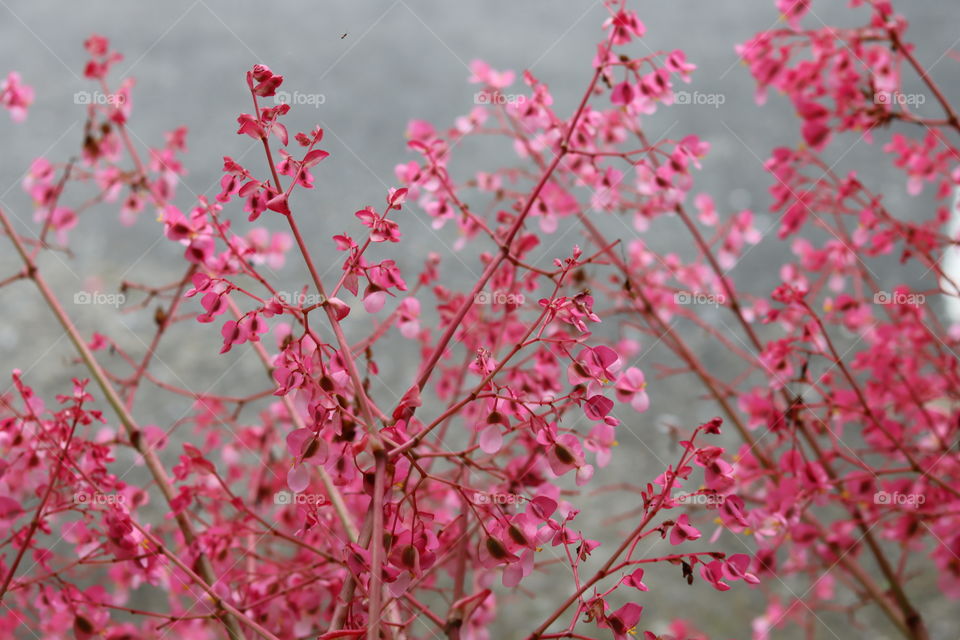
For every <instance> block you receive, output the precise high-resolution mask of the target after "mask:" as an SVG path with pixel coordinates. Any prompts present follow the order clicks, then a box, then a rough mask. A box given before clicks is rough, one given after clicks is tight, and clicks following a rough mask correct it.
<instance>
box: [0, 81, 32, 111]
mask: <svg viewBox="0 0 960 640" xmlns="http://www.w3.org/2000/svg"><path fill="white" fill-rule="evenodd" d="M31 104H33V88H32V87H29V86H27V85H25V84H23V83H21V82H20V74H19V73H17V72H16V71H11V72H10V73H9V74H7V79H6V80H4V81H3V83H0V105H3V106H4V108H6V109H7V111H9V112H10V117H11V118H12V119H13V121H14V122H23V121H24V120H26V119H27V108H28V107H30V105H31Z"/></svg>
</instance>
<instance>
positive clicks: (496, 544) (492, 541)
mask: <svg viewBox="0 0 960 640" xmlns="http://www.w3.org/2000/svg"><path fill="white" fill-rule="evenodd" d="M487 551H489V552H490V555H491V556H493V557H494V558H496V559H497V560H505V559H506V558H509V557H510V553H509V552H508V551H507V548H506V547H505V546H503V543H502V542H500V541H499V540H497V539H496V538H487Z"/></svg>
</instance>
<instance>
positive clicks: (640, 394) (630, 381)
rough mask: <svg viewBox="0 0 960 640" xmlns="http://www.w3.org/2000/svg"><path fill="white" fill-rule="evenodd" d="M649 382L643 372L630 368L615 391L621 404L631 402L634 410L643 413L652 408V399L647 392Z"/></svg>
mask: <svg viewBox="0 0 960 640" xmlns="http://www.w3.org/2000/svg"><path fill="white" fill-rule="evenodd" d="M646 388H647V381H646V378H645V376H644V375H643V371H641V370H640V369H637V368H636V367H630V368H629V369H627V370H626V371H624V372H623V375H622V376H621V377H620V379H619V380H617V383H616V385H614V389H615V390H616V394H617V399H618V400H620V402H629V403H630V406H631V407H633V408H634V410H636V411H639V412H640V413H643V412H644V411H646V410H647V409H649V408H650V398H649V397H648V396H647V392H646Z"/></svg>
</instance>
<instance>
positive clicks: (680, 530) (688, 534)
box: [670, 513, 700, 545]
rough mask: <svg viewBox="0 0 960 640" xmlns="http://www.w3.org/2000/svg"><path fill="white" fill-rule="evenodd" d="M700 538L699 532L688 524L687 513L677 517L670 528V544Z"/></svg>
mask: <svg viewBox="0 0 960 640" xmlns="http://www.w3.org/2000/svg"><path fill="white" fill-rule="evenodd" d="M699 538H700V532H699V531H698V530H697V529H696V527H694V526H693V525H691V524H690V517H689V516H688V515H687V514H685V513H684V514H683V515H681V516H680V517H679V518H677V521H676V523H674V525H673V528H672V529H671V530H670V544H672V545H678V544H682V543H684V542H685V541H687V540H697V539H699Z"/></svg>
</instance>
